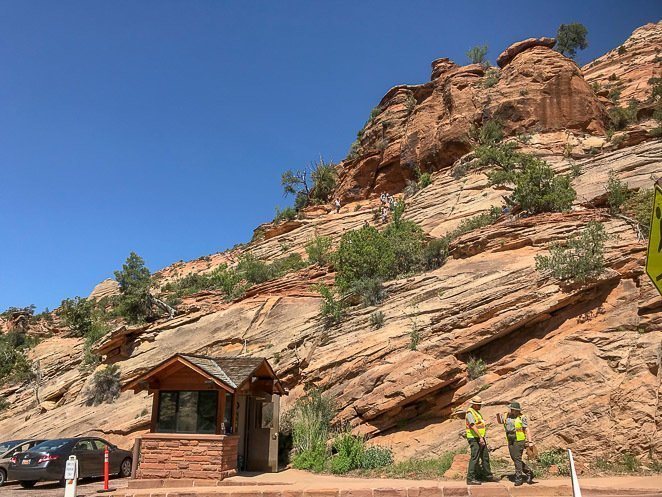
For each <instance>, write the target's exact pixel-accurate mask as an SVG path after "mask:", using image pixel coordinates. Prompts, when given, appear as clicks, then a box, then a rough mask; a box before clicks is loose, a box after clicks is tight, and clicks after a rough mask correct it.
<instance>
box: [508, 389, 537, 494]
mask: <svg viewBox="0 0 662 497" xmlns="http://www.w3.org/2000/svg"><path fill="white" fill-rule="evenodd" d="M508 408H509V409H510V412H509V413H508V415H507V416H506V418H505V420H504V423H503V425H504V428H505V429H506V439H507V440H508V452H509V453H510V458H511V459H512V460H513V463H514V464H515V486H516V487H519V486H520V485H522V483H523V482H524V478H526V482H527V483H528V484H532V483H533V471H532V470H531V468H529V467H528V466H527V465H526V463H525V462H524V461H523V460H522V454H524V450H525V449H526V447H527V445H529V444H532V443H533V440H531V435H530V433H529V422H528V420H527V419H526V416H522V406H521V405H520V403H519V402H511V403H510V404H509V405H508Z"/></svg>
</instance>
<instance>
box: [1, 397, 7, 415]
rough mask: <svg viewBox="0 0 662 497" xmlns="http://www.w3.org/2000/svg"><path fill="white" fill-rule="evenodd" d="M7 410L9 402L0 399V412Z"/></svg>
mask: <svg viewBox="0 0 662 497" xmlns="http://www.w3.org/2000/svg"><path fill="white" fill-rule="evenodd" d="M6 409H9V402H8V401H7V399H5V398H4V397H0V412H2V411H5V410H6Z"/></svg>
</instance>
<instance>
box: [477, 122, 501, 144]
mask: <svg viewBox="0 0 662 497" xmlns="http://www.w3.org/2000/svg"><path fill="white" fill-rule="evenodd" d="M503 137H504V134H503V126H502V124H501V122H499V121H497V120H496V119H489V120H487V121H485V122H484V123H483V125H482V126H481V127H480V128H479V129H478V130H477V132H476V138H477V140H478V143H479V144H480V145H494V144H495V143H499V142H501V141H502V140H503Z"/></svg>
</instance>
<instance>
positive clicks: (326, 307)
mask: <svg viewBox="0 0 662 497" xmlns="http://www.w3.org/2000/svg"><path fill="white" fill-rule="evenodd" d="M317 291H318V292H319V294H320V295H321V296H322V304H321V305H320V314H321V316H322V318H323V320H324V326H325V327H326V328H330V327H332V326H335V325H337V324H338V323H340V322H341V321H342V319H343V317H344V316H345V303H344V302H343V300H342V298H341V297H340V296H339V295H337V294H336V292H335V291H334V290H332V289H331V288H329V287H328V286H326V285H321V284H320V285H317Z"/></svg>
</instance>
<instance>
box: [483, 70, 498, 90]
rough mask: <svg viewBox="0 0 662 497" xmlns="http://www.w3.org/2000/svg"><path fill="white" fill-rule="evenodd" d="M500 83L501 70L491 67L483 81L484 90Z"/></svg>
mask: <svg viewBox="0 0 662 497" xmlns="http://www.w3.org/2000/svg"><path fill="white" fill-rule="evenodd" d="M498 82H499V70H498V69H497V68H495V67H490V68H489V69H488V70H487V71H485V78H484V79H483V88H492V87H493V86H494V85H496V84H497V83H498Z"/></svg>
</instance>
